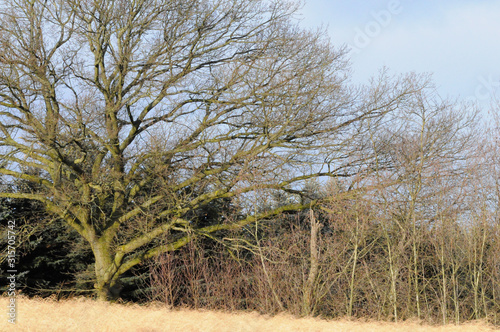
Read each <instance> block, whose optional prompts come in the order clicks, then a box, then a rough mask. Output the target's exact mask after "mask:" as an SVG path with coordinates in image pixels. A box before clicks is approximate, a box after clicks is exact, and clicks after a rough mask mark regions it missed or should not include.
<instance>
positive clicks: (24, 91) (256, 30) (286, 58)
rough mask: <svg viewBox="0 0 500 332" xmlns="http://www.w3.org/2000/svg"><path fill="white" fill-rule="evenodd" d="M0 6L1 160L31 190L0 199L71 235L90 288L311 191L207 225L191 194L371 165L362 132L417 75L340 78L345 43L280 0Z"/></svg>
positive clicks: (269, 185) (108, 289)
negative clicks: (308, 26)
mask: <svg viewBox="0 0 500 332" xmlns="http://www.w3.org/2000/svg"><path fill="white" fill-rule="evenodd" d="M0 8H1V9H0V22H1V24H0V131H1V136H0V146H1V150H0V154H1V159H2V164H1V165H0V166H1V167H0V173H1V174H3V175H4V176H6V177H7V178H8V177H10V178H17V179H22V180H25V181H29V182H32V183H36V184H37V185H38V186H40V188H41V189H40V190H39V191H37V192H16V193H12V192H3V193H0V197H7V198H8V197H10V198H23V199H32V200H37V201H39V202H41V203H43V204H44V206H45V207H46V209H47V211H48V212H50V213H53V214H55V215H57V216H58V217H59V218H61V219H63V220H64V221H65V222H66V223H67V224H68V225H70V226H71V227H73V228H74V229H75V230H76V231H77V232H78V233H79V234H80V235H81V236H82V237H83V238H84V239H85V240H86V241H87V242H88V243H89V246H90V247H91V249H92V252H93V254H94V257H95V273H96V284H95V288H96V291H97V293H98V294H99V297H101V298H110V297H115V296H117V295H118V293H119V289H120V286H119V278H120V275H122V274H123V273H124V272H126V271H127V270H129V269H130V268H132V267H134V266H135V265H137V264H140V263H141V262H143V261H144V260H146V259H148V258H151V257H154V256H155V255H157V254H159V253H162V252H165V251H172V250H175V249H177V248H180V247H182V246H183V245H185V244H186V243H188V242H189V241H190V239H191V238H192V237H193V236H196V235H197V234H208V233H213V232H216V231H218V230H223V229H232V228H237V227H241V226H243V225H245V224H248V223H250V222H252V221H254V220H255V218H265V217H270V216H273V215H276V214H278V213H280V212H283V211H296V210H301V209H305V208H308V207H309V206H310V205H311V204H314V202H315V200H311V201H309V202H308V203H307V204H302V203H301V201H300V200H297V201H290V202H288V204H284V205H280V206H279V207H276V208H275V209H270V210H267V211H264V212H262V213H260V214H254V213H251V212H250V211H247V213H246V214H243V215H242V216H241V217H239V218H233V219H231V218H224V217H223V216H221V217H220V218H215V220H214V218H211V219H210V220H207V221H205V222H203V219H202V218H201V219H200V218H197V219H196V220H195V218H194V217H193V216H195V215H196V213H195V212H196V211H197V210H198V209H200V207H203V206H208V205H210V204H214V202H219V204H220V202H224V201H225V202H229V201H231V200H232V199H235V198H237V197H245V195H252V193H254V192H255V191H256V190H257V189H259V190H261V191H262V190H269V191H274V192H280V191H281V192H286V193H288V194H293V195H299V194H301V188H302V185H303V183H304V181H305V180H308V179H313V178H318V177H323V176H329V177H347V176H352V175H355V174H357V173H359V172H364V171H366V170H367V169H370V162H369V160H370V158H371V157H372V154H371V153H368V152H367V149H368V148H369V144H367V143H366V140H365V139H363V137H364V136H365V135H366V134H367V133H368V132H370V129H371V128H372V127H373V126H374V125H376V124H377V123H379V122H380V121H382V119H383V118H384V116H385V115H386V114H387V113H389V112H392V111H394V110H396V109H397V108H399V107H403V106H404V105H406V104H407V103H408V102H409V100H410V99H411V98H412V95H413V94H414V93H415V92H417V91H420V90H421V89H422V88H423V86H424V85H425V82H422V81H421V80H420V79H419V78H418V77H416V76H414V75H409V76H405V77H401V78H394V79H391V78H388V77H387V75H385V74H381V75H380V77H379V78H378V79H375V80H373V82H372V84H371V85H370V86H364V87H361V88H353V87H352V86H351V85H350V83H349V77H350V76H349V75H350V71H349V64H348V59H347V56H346V50H345V49H343V48H335V47H333V46H331V45H330V44H329V42H328V39H327V37H326V36H325V34H324V33H323V32H321V31H306V30H304V29H302V28H300V27H299V25H298V22H296V20H295V19H294V13H295V12H296V10H297V8H298V5H297V4H296V3H294V2H292V1H284V0H269V1H264V0H248V1H237V0H218V1H212V0H208V1H207V0H190V1H186V0H166V1H157V0H137V1H123V0H105V1H104V0H83V1H82V0H58V1H39V0H32V1H28V0H6V1H2V2H1V4H0ZM33 169H34V170H37V172H27V170H33ZM159 239H162V240H161V241H160V240H159ZM165 239H167V240H166V241H167V243H166V244H165V241H164V240H165Z"/></svg>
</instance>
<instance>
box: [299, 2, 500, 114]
mask: <svg viewBox="0 0 500 332" xmlns="http://www.w3.org/2000/svg"><path fill="white" fill-rule="evenodd" d="M300 17H301V18H302V24H303V25H304V26H305V27H308V28H315V27H318V26H320V25H321V24H323V26H327V27H328V33H329V35H330V38H331V40H332V41H333V44H334V45H343V44H345V45H348V46H349V47H350V48H351V53H350V58H351V64H352V69H353V70H354V74H353V79H354V81H355V82H366V81H367V80H368V78H369V77H370V76H372V75H375V74H376V73H377V72H378V70H379V69H380V68H381V67H383V66H387V67H388V68H389V69H390V70H391V72H393V73H404V72H409V71H416V72H419V73H432V74H433V78H434V81H435V83H436V85H437V87H438V91H439V92H440V93H441V95H442V96H450V97H458V96H460V97H462V98H467V99H470V100H474V101H477V102H479V103H480V104H482V105H488V104H489V103H490V101H491V97H492V96H493V95H494V94H497V96H499V95H500V0H490V1H487V0H476V1H462V0H453V1H452V0H434V1H431V0H420V1H417V0H369V1H366V0H365V1H361V0H305V5H304V7H303V8H302V10H301V12H300Z"/></svg>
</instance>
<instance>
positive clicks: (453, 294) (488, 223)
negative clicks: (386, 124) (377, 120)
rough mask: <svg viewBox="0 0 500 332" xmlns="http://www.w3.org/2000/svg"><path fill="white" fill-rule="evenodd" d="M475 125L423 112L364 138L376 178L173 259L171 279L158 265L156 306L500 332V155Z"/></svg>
mask: <svg viewBox="0 0 500 332" xmlns="http://www.w3.org/2000/svg"><path fill="white" fill-rule="evenodd" d="M470 114H473V112H468V113H465V112H464V113H460V112H458V111H457V110H456V109H455V107H454V106H453V105H452V104H448V103H446V102H443V101H436V100H431V99H421V100H419V101H417V102H416V104H415V105H414V107H413V108H412V109H411V110H405V111H404V112H401V113H398V115H397V117H395V118H394V122H393V123H394V124H399V125H400V127H397V126H393V127H392V129H391V130H387V131H378V132H377V133H371V134H367V142H368V141H369V142H371V144H372V145H373V147H374V149H373V150H374V151H375V153H376V155H377V158H376V159H377V160H376V163H375V165H374V167H373V171H371V172H368V173H366V174H364V176H363V177H356V178H355V179H345V180H342V181H341V180H335V181H333V180H332V181H330V182H328V183H327V184H319V183H316V186H317V187H316V192H320V193H321V195H322V196H321V200H320V201H321V202H322V203H321V204H316V205H315V206H312V209H311V210H309V211H307V212H306V211H304V212H298V213H289V214H286V215H281V216H279V217H274V218H271V219H266V220H260V221H257V222H256V224H254V225H253V226H247V228H245V231H246V233H244V234H240V235H238V236H236V235H233V236H236V237H237V238H238V239H239V240H238V241H236V239H235V238H233V236H227V237H226V240H227V239H229V238H231V239H232V240H231V241H226V242H224V241H223V242H222V243H223V244H224V245H221V246H220V247H218V249H216V250H215V252H217V254H214V253H213V252H210V253H209V252H208V251H206V249H203V248H199V247H198V248H197V249H196V250H195V252H196V253H197V256H196V259H197V262H193V261H192V260H190V259H191V258H190V257H192V254H191V253H190V251H189V250H187V249H186V250H184V251H182V252H179V253H177V254H178V255H177V254H176V255H175V256H167V257H175V258H169V259H173V260H174V261H175V264H170V265H169V268H168V271H167V272H168V273H165V271H163V270H161V269H163V268H165V266H166V265H164V264H163V265H162V264H161V260H160V261H158V263H157V264H158V265H156V269H155V270H154V271H153V285H154V286H155V288H154V289H155V290H156V291H155V292H154V296H155V297H156V298H157V299H161V300H163V301H166V302H168V303H169V304H172V305H188V306H193V307H198V308H199V307H208V308H228V309H247V310H248V309H249V310H257V311H260V312H263V313H277V312H281V311H287V312H290V313H293V314H296V315H320V316H323V317H345V316H347V317H363V318H366V317H369V318H374V319H384V320H393V321H399V320H405V319H411V318H418V319H420V320H425V321H428V322H432V323H443V324H444V323H462V322H464V321H467V320H471V319H486V320H488V321H489V322H492V323H495V324H499V323H500V319H499V318H500V317H499V314H500V300H499V296H500V272H499V271H500V223H499V192H500V191H499V185H498V183H499V181H498V179H499V176H498V175H499V174H498V165H499V163H498V160H497V159H498V157H497V156H498V153H496V152H497V151H496V150H497V149H498V145H497V144H496V143H495V142H492V141H491V140H484V139H482V138H481V135H479V134H478V133H477V131H476V130H475V128H476V127H475V126H476V125H475V124H474V118H473V116H471V115H470ZM384 164H385V165H384ZM389 164H390V165H391V166H390V167H388V166H387V165H389ZM292 196H293V195H292V194H291V195H290V197H292ZM290 197H289V198H288V199H292V198H290ZM303 199H304V198H302V200H303ZM279 200H281V201H283V200H286V199H284V198H283V197H280V198H279ZM278 203H279V202H278ZM278 203H276V204H278ZM268 204H269V203H268ZM271 205H272V204H271ZM192 245H195V244H192ZM209 247H210V246H209ZM210 248H211V250H213V248H214V247H213V246H212V247H210ZM204 250H205V251H204ZM228 252H231V253H232V255H229V254H227V253H228ZM170 255H171V254H170ZM236 258H237V259H236ZM162 259H166V258H165V257H164V258H162ZM190 264H193V265H190ZM193 267H196V268H195V269H196V271H197V275H196V278H197V279H196V280H197V282H196V283H192V282H191V281H189V279H190V278H191V276H190V275H189V271H191V269H192V268H193ZM170 274H172V275H175V276H176V278H177V279H168V280H167V279H166V277H167V276H168V275H170ZM190 287H192V288H190ZM165 289H174V290H176V291H177V293H176V294H177V295H176V296H177V297H175V299H174V298H173V297H172V296H170V295H168V294H167V295H168V296H165V295H164V293H162V292H163V291H164V290H165ZM181 290H182V294H181V293H180V292H181ZM195 293H196V294H198V295H201V297H200V298H198V299H196V298H195V295H194V294H195ZM169 296H170V297H169ZM220 299H222V300H220Z"/></svg>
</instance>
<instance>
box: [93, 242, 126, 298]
mask: <svg viewBox="0 0 500 332" xmlns="http://www.w3.org/2000/svg"><path fill="white" fill-rule="evenodd" d="M91 246H92V252H93V253H94V257H95V275H96V283H95V284H94V288H95V291H96V295H97V298H98V299H99V300H103V301H115V300H117V299H118V298H119V297H120V292H121V290H122V288H123V287H122V285H121V283H120V282H119V275H118V274H117V271H118V266H116V264H115V262H114V260H113V258H112V254H111V250H110V246H109V244H108V243H107V242H106V241H105V240H103V239H99V240H96V241H93V242H92V243H91Z"/></svg>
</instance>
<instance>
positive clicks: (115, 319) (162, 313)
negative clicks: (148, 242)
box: [0, 297, 497, 332]
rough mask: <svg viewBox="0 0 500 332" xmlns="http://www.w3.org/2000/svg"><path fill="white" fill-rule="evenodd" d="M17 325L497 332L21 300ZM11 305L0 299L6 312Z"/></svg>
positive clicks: (3, 327) (479, 327) (6, 326)
mask: <svg viewBox="0 0 500 332" xmlns="http://www.w3.org/2000/svg"><path fill="white" fill-rule="evenodd" d="M17 300H18V302H17V315H18V318H17V324H16V325H12V324H10V323H8V322H7V317H6V315H4V317H3V319H2V320H1V322H0V331H33V332H35V331H50V332H56V331H65V332H66V331H78V332H84V331H143V332H146V331H183V332H188V331H214V332H215V331H217V332H222V331H228V332H229V331H231V332H236V331H259V332H261V331H272V332H275V331H287V332H291V331H339V332H341V331H353V332H357V331H359V332H369V331H374V332H379V331H380V332H382V331H422V332H423V331H436V332H437V331H450V332H451V331H457V332H458V331H460V332H466V331H467V332H469V331H471V332H474V331H496V330H497V329H495V328H494V327H491V326H487V325H486V324H482V323H480V322H476V323H469V324H465V325H461V326H453V325H449V326H425V325H421V324H418V323H415V322H404V323H398V324H396V323H382V322H352V321H347V320H335V321H326V320H320V319H314V318H302V319H297V318H293V317H291V316H285V315H279V316H275V317H266V316H262V315H258V314H256V313H237V314H236V313H223V312H209V311H193V310H169V309H167V308H165V307H163V306H161V305H149V306H139V305H120V304H109V303H102V302H95V301H92V300H89V299H83V298H82V299H74V300H70V301H60V302H55V301H52V300H42V299H38V300H32V299H27V298H23V297H20V298H18V299H17ZM7 303H8V299H7V298H5V297H1V298H0V305H1V306H2V307H4V308H5V309H4V312H6V311H7Z"/></svg>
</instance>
